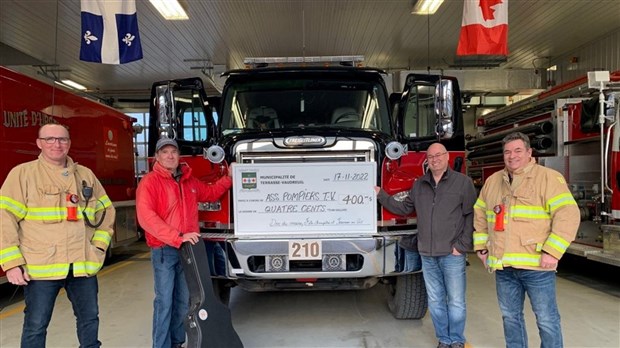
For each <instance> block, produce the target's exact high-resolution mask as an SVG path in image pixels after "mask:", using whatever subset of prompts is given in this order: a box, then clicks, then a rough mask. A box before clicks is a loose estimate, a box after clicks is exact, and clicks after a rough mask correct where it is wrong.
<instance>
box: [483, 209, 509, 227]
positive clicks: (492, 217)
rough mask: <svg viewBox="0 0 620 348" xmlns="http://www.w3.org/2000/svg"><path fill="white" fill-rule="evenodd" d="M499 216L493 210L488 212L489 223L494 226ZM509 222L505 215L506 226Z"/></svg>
mask: <svg viewBox="0 0 620 348" xmlns="http://www.w3.org/2000/svg"><path fill="white" fill-rule="evenodd" d="M496 216H497V214H495V212H494V211H493V210H487V222H488V223H491V224H494V223H495V220H496V218H495V217H496ZM507 222H508V216H507V214H505V215H504V224H506V223H507Z"/></svg>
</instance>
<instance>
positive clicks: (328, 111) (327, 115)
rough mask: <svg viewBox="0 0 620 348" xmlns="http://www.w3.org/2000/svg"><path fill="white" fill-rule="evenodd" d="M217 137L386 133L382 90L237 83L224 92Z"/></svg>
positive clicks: (305, 82) (365, 85)
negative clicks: (313, 130) (318, 131)
mask: <svg viewBox="0 0 620 348" xmlns="http://www.w3.org/2000/svg"><path fill="white" fill-rule="evenodd" d="M225 98H226V100H225V101H224V107H223V115H222V123H221V129H222V133H223V134H225V135H226V134H231V133H239V132H253V131H264V130H275V129H286V128H289V129H290V128H295V129H296V128H309V127H338V128H353V129H364V130H373V131H384V132H389V131H390V123H389V111H388V103H387V98H386V96H385V92H384V89H383V88H382V86H380V85H378V84H374V83H371V82H364V81H357V82H351V81H347V82H343V81H336V80H327V81H317V80H316V79H287V80H269V81H265V80H263V81H252V82H238V83H234V84H231V86H230V87H229V89H228V91H227V92H226V97H225Z"/></svg>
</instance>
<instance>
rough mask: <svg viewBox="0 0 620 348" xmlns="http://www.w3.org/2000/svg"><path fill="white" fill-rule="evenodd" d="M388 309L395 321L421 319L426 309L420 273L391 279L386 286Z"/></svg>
mask: <svg viewBox="0 0 620 348" xmlns="http://www.w3.org/2000/svg"><path fill="white" fill-rule="evenodd" d="M388 291H389V293H388V296H389V298H388V307H389V308H390V312H392V315H393V316H394V318H396V319H421V318H423V317H424V315H425V314H426V310H427V309H428V297H427V294H426V286H425V285H424V278H423V277H422V272H418V273H413V274H406V275H402V276H397V277H392V279H391V282H390V283H389V284H388Z"/></svg>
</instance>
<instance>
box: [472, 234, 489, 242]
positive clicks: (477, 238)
mask: <svg viewBox="0 0 620 348" xmlns="http://www.w3.org/2000/svg"><path fill="white" fill-rule="evenodd" d="M488 240H489V235H488V234H487V233H478V232H474V244H475V245H477V244H486V242H487V241H488Z"/></svg>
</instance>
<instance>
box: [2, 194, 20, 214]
mask: <svg viewBox="0 0 620 348" xmlns="http://www.w3.org/2000/svg"><path fill="white" fill-rule="evenodd" d="M0 209H6V210H8V211H9V212H10V213H12V214H13V215H15V216H17V218H19V219H23V218H24V216H26V206H25V205H23V204H22V203H20V202H18V201H16V200H14V199H12V198H9V197H7V196H0Z"/></svg>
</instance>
